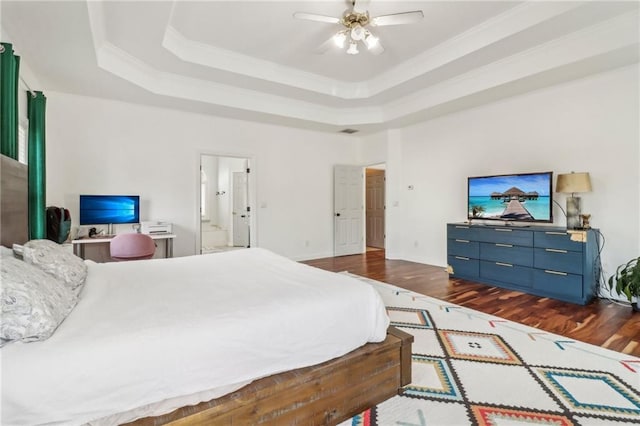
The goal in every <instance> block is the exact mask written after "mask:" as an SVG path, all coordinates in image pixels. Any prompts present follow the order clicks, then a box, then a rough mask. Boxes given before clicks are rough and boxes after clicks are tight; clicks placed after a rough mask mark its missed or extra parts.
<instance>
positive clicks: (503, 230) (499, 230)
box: [495, 228, 513, 232]
mask: <svg viewBox="0 0 640 426" xmlns="http://www.w3.org/2000/svg"><path fill="white" fill-rule="evenodd" d="M495 230H496V231H498V232H511V231H513V229H499V228H496V229H495Z"/></svg>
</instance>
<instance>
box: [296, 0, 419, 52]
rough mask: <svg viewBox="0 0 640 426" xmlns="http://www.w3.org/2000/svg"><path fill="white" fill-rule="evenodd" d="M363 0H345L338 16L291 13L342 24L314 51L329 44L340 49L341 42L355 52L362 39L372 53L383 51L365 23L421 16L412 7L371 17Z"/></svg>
mask: <svg viewBox="0 0 640 426" xmlns="http://www.w3.org/2000/svg"><path fill="white" fill-rule="evenodd" d="M363 3H368V0H360V1H358V0H349V4H350V5H351V7H350V8H349V9H347V10H345V11H344V13H343V14H342V17H340V18H335V17H333V16H324V15H316V14H314V13H305V12H295V13H294V14H293V17H294V18H296V19H304V20H307V21H316V22H325V23H328V24H341V25H342V26H344V27H345V28H344V29H341V30H339V31H338V32H337V33H336V34H334V35H333V36H332V37H331V38H330V39H329V40H327V41H326V42H325V43H323V44H322V45H320V47H319V48H318V49H317V52H318V53H324V52H326V51H327V50H328V49H329V48H330V47H331V45H332V44H333V45H336V46H337V47H339V48H341V49H342V48H344V46H345V44H347V45H348V48H347V50H346V52H347V53H348V54H350V55H357V54H358V53H359V51H358V44H359V43H364V45H365V46H366V47H367V49H368V50H369V51H370V52H371V53H372V54H374V55H379V54H381V53H382V52H384V48H383V47H382V44H381V43H380V40H379V39H378V37H376V36H375V35H374V34H373V33H372V32H371V30H370V29H369V26H372V27H382V26H385V25H403V24H411V23H414V22H417V21H419V20H421V19H422V18H423V17H424V14H423V13H422V11H421V10H413V11H410V12H400V13H393V14H390V15H382V16H376V17H374V18H371V17H370V16H369V11H368V10H365V9H364V7H363V6H362V4H363Z"/></svg>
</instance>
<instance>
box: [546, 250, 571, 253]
mask: <svg viewBox="0 0 640 426" xmlns="http://www.w3.org/2000/svg"><path fill="white" fill-rule="evenodd" d="M544 251H550V252H551V253H567V251H566V250H560V249H544Z"/></svg>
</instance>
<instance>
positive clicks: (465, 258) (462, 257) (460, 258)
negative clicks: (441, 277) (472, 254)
mask: <svg viewBox="0 0 640 426" xmlns="http://www.w3.org/2000/svg"><path fill="white" fill-rule="evenodd" d="M456 259H458V260H469V258H468V257H464V256H456Z"/></svg>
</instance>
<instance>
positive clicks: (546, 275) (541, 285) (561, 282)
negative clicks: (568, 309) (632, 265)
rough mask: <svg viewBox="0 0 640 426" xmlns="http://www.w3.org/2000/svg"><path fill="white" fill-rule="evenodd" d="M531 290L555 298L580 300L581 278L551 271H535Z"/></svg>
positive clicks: (581, 297) (581, 296)
mask: <svg viewBox="0 0 640 426" xmlns="http://www.w3.org/2000/svg"><path fill="white" fill-rule="evenodd" d="M533 288H534V289H536V290H541V291H544V292H547V293H549V294H553V295H556V296H564V297H569V298H571V299H574V300H576V299H577V300H582V299H583V295H582V276H581V275H573V274H567V273H561V272H557V271H553V270H542V269H536V270H535V273H534V277H533Z"/></svg>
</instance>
